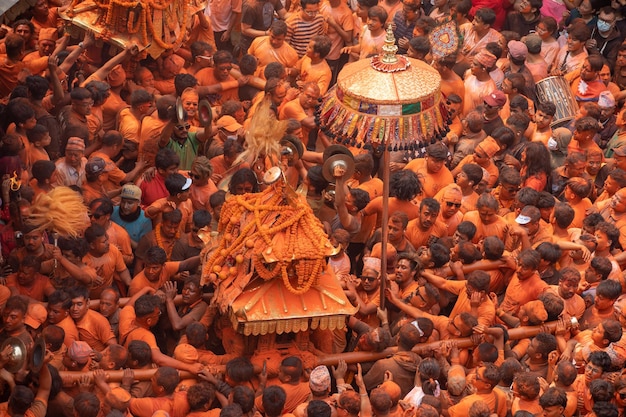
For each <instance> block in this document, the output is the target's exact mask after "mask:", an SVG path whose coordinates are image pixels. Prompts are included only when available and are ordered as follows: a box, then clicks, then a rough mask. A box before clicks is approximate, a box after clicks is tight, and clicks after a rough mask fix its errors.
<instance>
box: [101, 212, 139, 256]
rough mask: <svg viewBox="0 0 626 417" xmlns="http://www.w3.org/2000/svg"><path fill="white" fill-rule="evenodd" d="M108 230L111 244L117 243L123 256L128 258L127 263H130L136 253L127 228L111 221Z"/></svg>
mask: <svg viewBox="0 0 626 417" xmlns="http://www.w3.org/2000/svg"><path fill="white" fill-rule="evenodd" d="M106 231H107V236H108V237H109V243H110V244H111V245H115V246H116V247H117V248H118V249H119V250H120V252H121V253H122V256H123V257H125V259H126V260H127V262H126V263H127V264H130V262H132V260H133V258H134V255H133V248H132V246H131V243H130V236H129V234H128V232H127V231H126V229H124V228H123V227H122V226H120V225H119V224H117V223H115V222H114V221H111V222H110V223H109V227H108V228H107V229H106Z"/></svg>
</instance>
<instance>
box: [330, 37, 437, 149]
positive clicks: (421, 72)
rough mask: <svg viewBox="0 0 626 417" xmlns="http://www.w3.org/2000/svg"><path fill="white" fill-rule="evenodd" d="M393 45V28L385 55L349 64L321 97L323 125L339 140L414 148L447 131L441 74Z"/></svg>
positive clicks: (334, 138) (352, 143)
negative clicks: (400, 51)
mask: <svg viewBox="0 0 626 417" xmlns="http://www.w3.org/2000/svg"><path fill="white" fill-rule="evenodd" d="M394 44H395V39H394V37H393V32H392V30H391V27H389V28H388V29H387V37H386V40H385V45H384V46H383V48H382V49H383V54H382V55H377V56H374V57H372V58H370V59H362V60H359V61H356V62H354V63H351V64H347V65H346V66H345V67H344V69H343V70H342V71H341V72H340V73H339V76H338V79H337V84H336V85H335V86H334V87H333V88H332V89H330V90H329V91H328V93H327V94H326V96H324V98H323V99H322V102H321V105H320V106H319V108H318V118H319V124H320V126H321V128H322V131H323V132H324V133H325V134H326V135H327V136H330V137H331V138H332V139H333V140H335V141H336V142H338V143H343V144H345V145H348V146H356V147H359V148H360V147H362V146H365V147H367V146H369V145H371V144H372V143H377V144H378V143H384V144H386V145H387V147H388V148H389V149H390V150H402V149H404V150H409V149H410V150H414V149H418V148H420V147H424V146H426V145H427V144H429V143H431V142H434V141H435V140H437V139H441V137H443V136H445V134H446V133H447V131H448V127H447V126H448V112H447V109H446V107H445V104H444V102H443V100H442V95H441V90H440V87H441V76H440V75H439V73H438V72H437V70H435V69H434V68H432V67H431V66H429V65H427V64H426V63H424V62H422V61H419V60H416V59H412V58H408V57H405V56H399V55H396V51H397V49H398V48H397V47H396V46H395V45H394Z"/></svg>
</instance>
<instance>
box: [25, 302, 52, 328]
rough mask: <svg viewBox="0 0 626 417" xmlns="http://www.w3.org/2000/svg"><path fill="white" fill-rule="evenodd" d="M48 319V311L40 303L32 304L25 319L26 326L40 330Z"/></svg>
mask: <svg viewBox="0 0 626 417" xmlns="http://www.w3.org/2000/svg"><path fill="white" fill-rule="evenodd" d="M47 319H48V310H46V308H45V307H44V306H43V305H41V304H39V303H30V304H29V305H28V310H27V311H26V316H25V317H24V324H27V325H29V326H30V327H32V328H33V329H38V328H39V327H40V326H41V325H42V324H44V323H45V322H46V320H47Z"/></svg>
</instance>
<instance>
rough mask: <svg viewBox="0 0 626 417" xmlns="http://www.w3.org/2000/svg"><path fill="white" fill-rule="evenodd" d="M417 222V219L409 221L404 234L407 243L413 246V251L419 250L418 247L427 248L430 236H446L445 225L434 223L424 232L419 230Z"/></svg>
mask: <svg viewBox="0 0 626 417" xmlns="http://www.w3.org/2000/svg"><path fill="white" fill-rule="evenodd" d="M418 222H419V218H418V219H413V220H411V221H409V224H408V225H407V227H406V232H405V235H406V238H407V239H408V241H409V242H411V245H413V247H414V248H415V249H417V248H419V247H420V246H427V245H428V240H429V239H430V237H431V236H436V237H444V236H447V234H448V233H447V230H448V228H447V227H446V225H445V224H442V223H439V222H438V221H435V223H434V224H433V225H432V227H430V228H429V229H428V230H426V231H423V230H421V229H420V227H419V225H418Z"/></svg>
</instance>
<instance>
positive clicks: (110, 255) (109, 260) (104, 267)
mask: <svg viewBox="0 0 626 417" xmlns="http://www.w3.org/2000/svg"><path fill="white" fill-rule="evenodd" d="M83 262H84V263H85V264H87V266H90V267H92V268H93V269H95V270H96V272H97V274H98V276H99V277H102V278H103V279H104V282H103V283H102V284H101V285H99V286H97V287H95V286H92V287H91V288H90V289H89V297H90V298H100V294H101V293H102V290H104V289H105V288H106V287H110V286H111V285H112V284H113V281H114V280H115V281H120V277H119V273H120V272H123V271H124V270H126V263H124V258H123V257H122V253H121V252H120V250H119V249H118V248H117V247H116V246H115V245H110V246H109V251H108V252H107V253H105V254H104V255H102V256H100V257H99V258H96V257H95V256H93V255H91V254H89V253H88V254H87V255H85V256H84V257H83Z"/></svg>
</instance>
